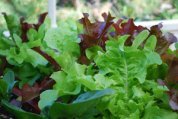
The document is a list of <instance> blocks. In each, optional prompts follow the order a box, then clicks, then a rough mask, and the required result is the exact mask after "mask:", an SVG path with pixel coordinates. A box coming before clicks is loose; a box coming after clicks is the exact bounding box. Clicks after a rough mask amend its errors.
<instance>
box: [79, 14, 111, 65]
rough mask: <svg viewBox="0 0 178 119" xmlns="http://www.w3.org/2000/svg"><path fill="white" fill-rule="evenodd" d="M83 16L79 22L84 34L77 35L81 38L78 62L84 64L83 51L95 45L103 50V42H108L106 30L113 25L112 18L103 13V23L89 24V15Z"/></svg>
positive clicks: (85, 60)
mask: <svg viewBox="0 0 178 119" xmlns="http://www.w3.org/2000/svg"><path fill="white" fill-rule="evenodd" d="M83 15H84V17H83V18H82V19H80V20H79V22H80V23H81V24H82V25H83V28H84V33H83V34H80V35H79V37H80V38H81V42H80V49H81V54H82V55H81V57H80V58H79V61H80V62H81V63H84V64H86V62H87V59H86V57H85V50H86V49H87V48H89V47H92V46H95V45H99V46H101V47H102V48H103V49H104V46H105V42H106V41H107V40H108V30H109V28H110V27H111V25H112V24H113V19H114V17H112V16H111V14H110V13H109V14H108V15H107V14H106V13H103V14H102V16H103V18H104V21H103V22H100V21H96V22H94V23H91V22H90V20H89V19H88V17H89V15H88V14H87V13H84V14H83Z"/></svg>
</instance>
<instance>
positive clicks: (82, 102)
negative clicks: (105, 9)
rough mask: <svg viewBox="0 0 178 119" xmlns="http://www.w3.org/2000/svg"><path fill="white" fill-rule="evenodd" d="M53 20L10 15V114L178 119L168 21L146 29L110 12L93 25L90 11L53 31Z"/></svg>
mask: <svg viewBox="0 0 178 119" xmlns="http://www.w3.org/2000/svg"><path fill="white" fill-rule="evenodd" d="M46 15H47V14H46V13H44V14H41V15H40V17H39V20H38V23H36V24H30V23H28V22H26V21H25V20H24V18H21V19H20V20H19V19H18V18H16V17H14V16H12V15H7V14H4V17H5V20H6V22H7V27H8V30H9V32H10V36H9V37H7V36H4V35H3V32H1V34H0V76H1V79H0V101H1V103H0V105H1V106H2V107H3V110H1V112H2V114H3V115H6V116H11V115H13V116H15V118H17V119H23V118H26V119H31V118H33V119H45V118H51V119H63V118H66V119H71V118H75V119H83V118H85V119H90V118H95V119H100V118H106V119H108V118H116V119H126V118H127V119H140V118H141V119H154V118H158V119H177V118H178V113H177V111H178V95H177V88H176V86H177V71H178V69H177V66H178V62H177V61H178V58H177V57H178V54H177V53H178V52H177V49H178V44H177V38H176V37H175V36H174V35H173V34H171V33H164V32H162V30H161V29H162V24H161V23H159V24H157V25H154V26H151V27H150V28H146V27H144V26H137V25H135V23H134V21H133V19H127V20H124V19H119V20H118V21H117V22H114V17H112V16H111V14H106V13H104V14H102V16H103V19H104V20H103V21H95V22H91V21H90V20H89V18H88V17H89V15H88V14H86V13H85V14H83V17H82V18H81V19H80V20H79V23H80V24H79V23H78V22H76V21H72V20H70V19H69V20H64V21H61V23H59V28H49V27H48V26H49V23H48V22H47V21H45V18H46ZM163 28H164V27H163ZM173 43H175V51H172V50H170V49H169V46H170V45H171V44H173ZM1 109H2V108H1ZM4 110H6V111H7V112H8V113H6V111H4ZM8 114H10V115H8ZM5 118H6V117H5ZM8 118H10V117H8Z"/></svg>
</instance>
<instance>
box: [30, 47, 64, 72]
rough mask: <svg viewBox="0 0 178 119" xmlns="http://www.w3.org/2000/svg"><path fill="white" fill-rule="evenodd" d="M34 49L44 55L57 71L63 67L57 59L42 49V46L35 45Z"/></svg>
mask: <svg viewBox="0 0 178 119" xmlns="http://www.w3.org/2000/svg"><path fill="white" fill-rule="evenodd" d="M32 49H33V50H34V51H36V52H37V53H39V54H40V55H42V56H43V57H44V58H45V59H46V60H47V61H48V62H49V63H50V64H51V65H52V66H53V67H54V69H55V70H56V71H58V70H60V69H61V67H60V65H59V64H58V63H57V62H56V61H55V59H53V57H51V56H50V55H48V54H47V53H45V52H44V51H42V50H41V49H40V47H34V48H32Z"/></svg>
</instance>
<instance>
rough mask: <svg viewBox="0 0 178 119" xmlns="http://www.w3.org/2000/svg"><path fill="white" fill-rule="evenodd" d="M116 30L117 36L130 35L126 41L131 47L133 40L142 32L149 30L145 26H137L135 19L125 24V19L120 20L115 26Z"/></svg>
mask: <svg viewBox="0 0 178 119" xmlns="http://www.w3.org/2000/svg"><path fill="white" fill-rule="evenodd" d="M113 26H114V28H115V35H116V36H120V35H130V36H129V38H128V39H127V41H126V43H125V44H126V45H131V44H132V41H133V38H134V37H135V36H136V35H137V34H138V33H140V32H141V31H143V30H145V29H147V28H146V27H143V26H136V25H135V24H134V20H133V19H128V21H126V22H124V21H123V19H119V20H118V21H117V22H116V23H114V24H113Z"/></svg>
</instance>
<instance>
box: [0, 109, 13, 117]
mask: <svg viewBox="0 0 178 119" xmlns="http://www.w3.org/2000/svg"><path fill="white" fill-rule="evenodd" d="M0 119H15V118H14V116H12V115H11V114H9V113H8V112H7V111H6V110H4V109H3V107H1V106H0Z"/></svg>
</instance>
